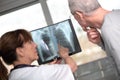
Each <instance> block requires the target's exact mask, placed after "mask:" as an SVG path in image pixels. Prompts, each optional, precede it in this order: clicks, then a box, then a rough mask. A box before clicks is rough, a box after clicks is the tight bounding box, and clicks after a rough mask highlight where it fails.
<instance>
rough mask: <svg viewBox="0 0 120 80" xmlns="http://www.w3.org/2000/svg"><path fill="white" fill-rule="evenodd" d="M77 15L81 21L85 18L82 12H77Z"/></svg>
mask: <svg viewBox="0 0 120 80" xmlns="http://www.w3.org/2000/svg"><path fill="white" fill-rule="evenodd" d="M75 15H76V16H77V17H78V18H80V19H82V18H83V13H82V12H80V11H76V12H75Z"/></svg>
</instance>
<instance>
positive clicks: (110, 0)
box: [98, 0, 120, 10]
mask: <svg viewBox="0 0 120 80" xmlns="http://www.w3.org/2000/svg"><path fill="white" fill-rule="evenodd" d="M98 1H99V2H100V4H101V6H102V7H103V8H105V9H107V10H112V9H120V0H98Z"/></svg>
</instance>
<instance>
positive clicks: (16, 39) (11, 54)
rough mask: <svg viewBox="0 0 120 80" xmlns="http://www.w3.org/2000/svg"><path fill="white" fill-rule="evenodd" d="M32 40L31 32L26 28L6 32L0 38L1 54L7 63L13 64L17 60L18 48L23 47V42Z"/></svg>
mask: <svg viewBox="0 0 120 80" xmlns="http://www.w3.org/2000/svg"><path fill="white" fill-rule="evenodd" d="M29 40H32V37H31V35H30V33H29V32H28V31H26V30H24V29H18V30H14V31H9V32H7V33H5V34H4V35H3V36H2V37H1V38H0V52H1V53H0V55H1V56H2V58H3V60H4V61H5V63H7V64H8V65H10V64H13V62H14V61H16V60H17V54H16V48H18V47H22V46H23V43H25V42H27V41H29Z"/></svg>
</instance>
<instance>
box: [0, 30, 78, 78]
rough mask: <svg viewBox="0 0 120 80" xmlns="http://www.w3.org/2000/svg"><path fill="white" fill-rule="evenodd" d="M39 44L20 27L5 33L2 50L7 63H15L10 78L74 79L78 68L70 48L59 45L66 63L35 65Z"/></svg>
mask: <svg viewBox="0 0 120 80" xmlns="http://www.w3.org/2000/svg"><path fill="white" fill-rule="evenodd" d="M36 48H37V45H36V44H35V43H34V42H33V41H32V37H31V35H30V33H29V32H28V31H26V30H24V29H18V30H15V31H10V32H7V33H5V34H4V35H3V36H2V37H1V39H0V51H1V54H2V58H3V60H4V61H5V62H6V63H7V64H13V65H14V68H13V69H12V70H11V72H10V75H9V80H74V77H73V74H72V72H74V71H75V70H76V69H77V65H76V63H75V61H74V60H73V59H72V58H71V57H70V56H69V55H68V49H67V48H64V47H62V46H59V53H60V55H61V57H62V58H63V59H64V61H65V63H66V64H52V65H48V64H46V65H40V66H33V65H31V63H32V62H33V61H35V60H37V59H38V53H37V49H36Z"/></svg>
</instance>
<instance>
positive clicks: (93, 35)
mask: <svg viewBox="0 0 120 80" xmlns="http://www.w3.org/2000/svg"><path fill="white" fill-rule="evenodd" d="M86 32H87V36H88V39H89V41H91V42H92V43H95V44H99V43H100V42H101V35H100V32H99V31H98V30H97V29H96V28H90V29H88V30H87V31H86Z"/></svg>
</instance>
